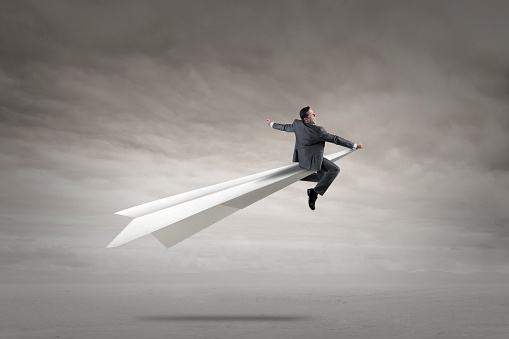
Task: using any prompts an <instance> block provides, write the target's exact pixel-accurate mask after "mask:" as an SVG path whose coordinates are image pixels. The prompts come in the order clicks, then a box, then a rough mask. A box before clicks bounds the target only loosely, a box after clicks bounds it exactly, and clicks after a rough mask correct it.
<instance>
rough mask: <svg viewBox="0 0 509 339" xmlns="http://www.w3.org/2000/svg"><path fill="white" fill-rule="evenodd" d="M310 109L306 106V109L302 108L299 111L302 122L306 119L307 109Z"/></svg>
mask: <svg viewBox="0 0 509 339" xmlns="http://www.w3.org/2000/svg"><path fill="white" fill-rule="evenodd" d="M310 108H311V107H309V106H306V107H304V108H303V109H301V110H300V118H301V119H302V120H304V118H307V117H308V112H309V109H310Z"/></svg>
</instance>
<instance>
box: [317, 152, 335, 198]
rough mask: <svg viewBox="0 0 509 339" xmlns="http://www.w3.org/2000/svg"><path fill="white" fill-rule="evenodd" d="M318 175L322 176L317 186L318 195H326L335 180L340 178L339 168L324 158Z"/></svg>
mask: <svg viewBox="0 0 509 339" xmlns="http://www.w3.org/2000/svg"><path fill="white" fill-rule="evenodd" d="M320 172H321V173H320ZM318 174H319V175H320V176H321V179H320V181H319V182H318V184H316V186H315V189H314V190H315V192H316V193H318V194H320V195H324V194H325V192H326V191H327V189H328V188H329V186H330V185H331V184H332V182H333V181H334V179H336V177H337V176H338V174H339V167H338V166H337V165H336V164H335V163H333V162H332V161H330V160H329V159H326V158H324V159H323V162H322V168H320V170H319V171H318Z"/></svg>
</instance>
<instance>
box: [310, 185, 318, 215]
mask: <svg viewBox="0 0 509 339" xmlns="http://www.w3.org/2000/svg"><path fill="white" fill-rule="evenodd" d="M308 197H309V199H308V205H309V208H311V210H313V211H314V210H315V202H316V199H318V193H316V192H315V190H314V189H312V188H309V189H308Z"/></svg>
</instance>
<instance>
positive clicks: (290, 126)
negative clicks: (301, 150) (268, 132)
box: [266, 119, 293, 132]
mask: <svg viewBox="0 0 509 339" xmlns="http://www.w3.org/2000/svg"><path fill="white" fill-rule="evenodd" d="M266 122H267V125H269V126H270V127H272V128H274V129H277V130H280V131H285V132H293V124H278V123H277V122H273V121H271V120H270V119H267V120H266Z"/></svg>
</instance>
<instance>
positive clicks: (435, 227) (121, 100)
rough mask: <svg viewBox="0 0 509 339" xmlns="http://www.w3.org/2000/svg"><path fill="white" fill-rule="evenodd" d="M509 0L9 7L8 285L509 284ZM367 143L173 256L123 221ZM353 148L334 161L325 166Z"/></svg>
mask: <svg viewBox="0 0 509 339" xmlns="http://www.w3.org/2000/svg"><path fill="white" fill-rule="evenodd" d="M508 15H509V4H508V3H507V2H506V1H483V2H481V1H463V0H461V1H383V2H382V1H293V0H292V1H276V2H274V1H250V2H248V1H245V2H240V1H143V2H141V1H130V2H128V1H69V0H66V1H2V3H1V4H0V39H1V44H0V61H1V63H0V161H1V167H0V213H1V220H0V223H1V224H0V227H1V234H0V268H1V269H2V270H4V271H5V272H18V273H19V272H34V271H38V272H88V273H90V272H95V273H97V272H111V271H115V270H118V271H124V270H128V271H133V272H138V271H143V272H180V271H186V272H187V271H211V270H242V271H273V272H289V273H308V272H311V273H341V272H364V271H377V270H392V271H415V270H444V271H452V272H479V271H498V272H505V273H509V265H508V262H509V110H508V108H509V43H508V39H507V34H508V32H509V21H508V20H507V17H508ZM307 105H310V106H311V107H312V108H313V110H314V111H315V113H316V114H317V123H318V124H319V125H322V126H324V127H325V129H326V130H327V131H328V132H329V133H333V134H336V135H339V136H342V137H344V138H346V139H349V140H351V141H354V142H357V143H363V144H364V146H365V149H363V150H360V151H357V152H355V153H353V154H351V155H349V156H348V157H346V158H343V159H341V160H340V161H339V162H338V165H339V166H340V167H341V173H340V175H339V176H338V178H337V179H336V181H335V182H334V184H333V185H332V186H331V188H330V189H329V191H328V192H327V194H326V195H325V196H323V197H320V198H319V199H318V201H317V209H316V210H315V211H310V210H309V209H308V207H307V196H306V189H307V188H309V183H303V182H299V183H296V184H294V185H292V186H290V187H288V188H286V189H284V190H283V191H280V192H278V193H276V194H274V195H272V196H270V197H268V198H267V199H264V200H262V201H260V202H257V203H256V204H254V205H252V206H250V207H248V208H247V209H245V210H242V211H239V212H238V213H236V214H234V215H232V216H231V217H229V218H227V219H224V220H222V221H221V222H219V223H217V224H215V225H213V226H211V227H210V228H208V229H206V230H205V231H203V232H201V233H199V234H197V235H195V236H193V237H192V238H190V239H188V240H186V241H184V242H182V243H180V244H178V245H176V246H175V247H172V248H170V249H169V250H166V249H165V248H164V247H163V246H162V245H161V244H160V243H159V242H158V241H157V240H156V239H155V238H153V237H148V238H146V239H145V238H144V239H142V240H141V241H138V242H133V243H131V244H128V245H126V246H124V247H121V248H119V249H105V247H106V246H107V245H108V244H109V243H110V242H111V240H112V239H113V238H114V237H115V236H116V235H117V234H118V233H119V232H120V231H121V230H122V229H123V228H124V227H125V226H126V225H127V224H128V222H129V220H130V219H129V218H126V217H122V216H117V215H113V213H114V212H116V211H119V210H122V209H125V208H128V207H131V206H134V205H137V204H141V203H144V202H148V201H151V200H155V199H158V198H163V197H167V196H170V195H173V194H177V193H181V192H185V191H189V190H192V189H196V188H200V187H204V186H207V185H211V184H215V183H219V182H222V181H226V180H230V179H235V178H238V177H241V176H245V175H249V174H254V173H257V172H260V171H263V170H268V169H272V168H276V167H280V166H284V165H287V164H289V163H290V162H291V160H292V154H293V144H294V136H293V135H292V134H289V133H284V132H279V131H276V130H273V129H270V128H269V127H268V126H267V125H266V124H265V119H266V118H270V119H272V120H273V121H276V122H281V123H290V122H292V121H293V120H294V119H295V118H297V117H298V111H299V110H300V108H302V107H304V106H307ZM341 149H342V147H340V146H336V145H333V144H328V145H327V146H326V154H328V153H334V152H337V151H340V150H341Z"/></svg>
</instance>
